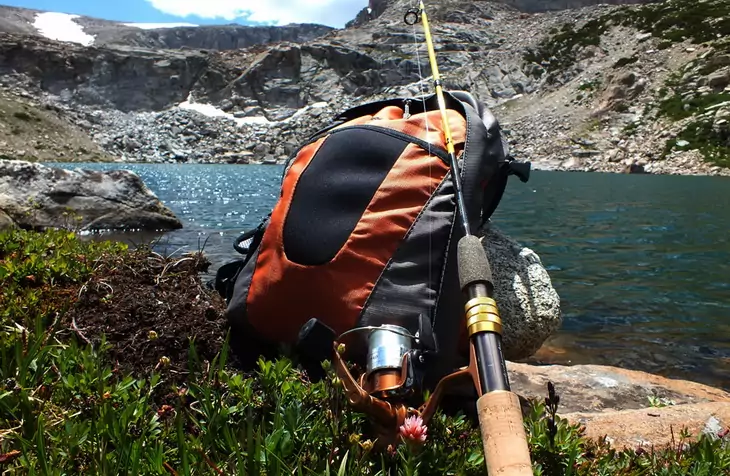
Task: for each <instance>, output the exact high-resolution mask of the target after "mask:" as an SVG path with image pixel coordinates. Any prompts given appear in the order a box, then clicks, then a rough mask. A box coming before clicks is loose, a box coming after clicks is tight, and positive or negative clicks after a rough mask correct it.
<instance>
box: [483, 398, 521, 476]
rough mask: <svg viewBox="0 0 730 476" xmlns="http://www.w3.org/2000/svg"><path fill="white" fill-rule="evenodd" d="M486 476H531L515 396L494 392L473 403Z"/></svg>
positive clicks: (518, 403)
mask: <svg viewBox="0 0 730 476" xmlns="http://www.w3.org/2000/svg"><path fill="white" fill-rule="evenodd" d="M477 410H478V412H479V426H480V428H481V432H482V442H483V443H484V456H485V458H486V460H487V471H488V473H489V476H532V475H533V474H534V473H533V471H532V463H531V462H530V450H529V448H528V446H527V438H526V434H525V427H524V424H523V421H522V409H521V408H520V400H519V398H518V397H517V395H516V394H514V393H512V392H507V391H495V392H490V393H487V394H484V395H482V396H481V397H480V398H479V399H478V400H477Z"/></svg>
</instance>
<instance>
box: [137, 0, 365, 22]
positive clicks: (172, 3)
mask: <svg viewBox="0 0 730 476" xmlns="http://www.w3.org/2000/svg"><path fill="white" fill-rule="evenodd" d="M147 1H148V2H149V3H150V4H151V5H152V6H153V7H154V8H156V9H157V10H160V11H161V12H164V13H168V14H170V15H175V16H177V17H181V18H183V17H187V16H191V15H194V16H198V17H200V18H206V19H213V20H215V19H219V20H221V21H225V22H232V21H234V20H240V19H245V20H248V21H254V22H261V23H273V24H277V25H286V24H287V23H320V24H324V25H329V26H333V27H336V28H341V27H343V26H344V25H345V23H346V22H348V21H350V20H352V19H353V18H355V15H356V14H357V13H358V12H359V11H360V10H362V9H363V8H367V6H368V0H147Z"/></svg>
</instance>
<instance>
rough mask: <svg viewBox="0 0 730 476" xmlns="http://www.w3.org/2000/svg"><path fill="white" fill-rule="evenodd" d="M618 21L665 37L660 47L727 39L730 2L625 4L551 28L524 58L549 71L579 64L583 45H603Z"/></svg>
mask: <svg viewBox="0 0 730 476" xmlns="http://www.w3.org/2000/svg"><path fill="white" fill-rule="evenodd" d="M615 25H621V26H627V27H633V28H636V29H638V30H640V31H644V32H648V33H651V34H652V35H653V36H655V37H657V38H661V39H662V40H664V41H662V42H661V43H660V44H659V48H660V49H666V48H668V47H669V46H671V45H672V44H673V43H674V42H680V41H684V40H685V39H689V40H691V41H692V42H694V43H703V42H710V41H714V42H717V41H725V40H723V38H727V37H729V36H730V3H729V2H727V0H702V1H691V2H690V1H685V0H668V1H665V2H659V3H648V4H644V5H638V6H633V5H632V6H622V7H621V8H618V9H617V10H616V11H614V12H612V13H608V14H605V15H602V16H601V17H599V18H597V19H593V20H591V21H589V22H587V23H586V24H585V25H583V26H582V27H581V28H579V29H577V30H576V29H575V28H574V27H573V25H571V24H567V23H566V24H564V25H563V26H562V27H561V28H560V29H556V28H553V29H551V30H550V34H549V36H548V37H547V38H546V39H545V40H544V41H543V42H541V44H540V45H539V46H538V47H537V49H536V50H533V51H529V52H528V53H526V54H525V55H524V56H523V59H524V60H525V62H527V63H537V64H543V65H545V68H546V70H547V71H548V72H552V71H561V70H565V69H567V68H569V67H570V66H572V65H573V64H575V62H576V60H577V55H578V51H579V50H580V49H581V48H583V47H586V46H590V45H595V46H599V45H600V43H601V37H602V36H603V34H604V33H605V32H606V31H607V30H608V29H609V28H610V27H612V26H615ZM622 61H623V62H624V63H623V64H630V63H632V62H635V61H636V59H635V58H633V57H632V58H624V59H622V60H619V63H621V62H622ZM621 65H622V64H617V65H615V67H618V66H621Z"/></svg>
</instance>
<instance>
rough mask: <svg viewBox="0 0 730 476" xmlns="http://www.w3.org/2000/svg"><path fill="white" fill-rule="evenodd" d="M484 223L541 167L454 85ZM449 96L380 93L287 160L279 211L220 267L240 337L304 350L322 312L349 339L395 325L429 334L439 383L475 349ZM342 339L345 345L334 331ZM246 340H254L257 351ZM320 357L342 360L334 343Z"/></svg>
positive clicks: (472, 212) (459, 130)
mask: <svg viewBox="0 0 730 476" xmlns="http://www.w3.org/2000/svg"><path fill="white" fill-rule="evenodd" d="M444 95H445V100H446V107H447V110H448V114H449V123H450V127H451V130H452V136H453V140H454V145H455V148H456V152H457V154H458V155H457V156H458V160H459V161H460V166H461V169H460V170H461V174H462V190H463V195H464V199H465V205H466V210H467V214H468V216H469V220H470V226H471V229H472V230H477V229H478V228H480V227H481V226H482V225H483V224H485V222H486V221H487V220H488V219H489V218H490V217H491V215H492V213H493V212H494V210H495V209H496V208H497V206H498V204H499V202H500V200H501V198H502V195H503V193H504V190H505V187H506V183H507V179H508V177H509V176H510V175H517V176H519V178H520V179H521V180H522V181H523V182H526V181H527V180H528V177H529V170H530V163H529V162H525V163H521V162H517V161H516V160H514V158H513V157H511V156H510V155H509V153H508V146H507V143H506V141H505V140H504V138H503V136H502V134H501V129H500V126H499V124H498V122H497V120H496V119H495V117H494V116H493V115H492V113H491V112H490V111H489V109H488V108H487V107H486V106H485V105H484V104H483V103H481V102H479V101H477V100H476V99H475V98H474V97H473V96H472V95H471V94H469V93H466V92H450V93H448V92H445V93H444ZM449 167H450V165H449V155H448V154H447V152H446V147H445V143H444V139H443V124H442V117H441V112H440V110H439V106H438V100H437V97H436V95H435V94H434V95H427V96H421V97H415V98H413V97H412V98H395V99H388V100H382V101H374V102H369V103H366V104H363V105H360V106H357V107H354V108H351V109H348V110H346V111H344V112H342V113H341V114H339V115H338V116H336V117H335V118H334V119H333V120H332V121H331V122H330V123H329V124H328V125H327V126H326V127H325V128H324V129H321V130H320V131H318V132H316V133H315V134H313V135H312V136H311V137H309V138H308V139H307V140H306V141H304V143H303V144H302V145H301V147H300V148H299V149H298V150H297V151H296V152H295V153H294V154H293V155H292V156H291V157H290V158H289V160H288V161H287V163H286V164H285V168H284V172H283V175H282V181H281V193H280V196H279V198H278V201H277V202H276V204H275V206H274V207H273V209H272V211H271V213H270V214H269V215H268V216H266V217H265V218H264V219H263V220H262V222H261V224H260V225H259V226H258V227H257V228H255V229H253V230H250V231H248V232H246V233H244V234H242V235H241V236H240V237H239V238H238V239H237V240H236V242H235V243H234V248H235V249H236V250H237V251H238V252H239V253H241V254H242V255H244V258H243V259H241V260H239V261H236V262H233V263H229V264H228V265H225V266H224V267H223V268H221V269H220V270H219V272H218V275H217V277H216V282H215V288H216V289H217V290H218V291H219V292H220V293H221V295H222V296H224V297H225V298H226V302H227V303H228V307H227V311H226V314H227V319H228V322H229V324H230V326H231V331H232V333H233V334H232V335H234V336H236V337H234V340H235V339H238V340H246V341H248V342H254V341H255V342H258V343H261V342H264V343H267V344H268V345H272V346H276V345H280V344H284V345H288V346H292V347H296V346H297V343H298V342H300V341H301V336H300V333H301V331H302V328H303V326H304V325H305V324H307V323H308V322H309V321H310V319H312V318H316V319H317V320H318V321H319V323H321V324H323V325H324V326H326V327H327V328H329V329H330V330H331V332H334V334H335V335H340V334H342V333H344V332H346V331H348V330H350V329H353V328H355V327H360V326H379V325H381V324H395V325H398V326H401V327H403V328H405V329H407V330H408V331H409V332H411V333H414V334H415V333H418V334H417V335H420V336H421V337H422V338H421V341H422V342H423V343H424V344H423V345H425V346H427V347H429V348H428V349H427V350H428V351H429V352H432V353H435V354H436V355H438V358H436V359H432V363H431V364H430V366H429V367H428V374H429V376H430V377H432V379H433V380H431V381H432V382H436V381H437V380H438V379H439V378H440V377H441V376H443V375H445V374H446V373H449V372H451V371H452V370H453V369H454V368H456V367H457V366H459V365H462V362H463V361H464V359H466V358H467V354H468V341H467V333H466V325H465V321H464V303H465V301H464V297H463V296H462V294H461V291H460V289H459V278H458V269H457V266H456V250H457V243H458V240H459V238H461V236H463V232H462V231H461V228H460V226H459V222H458V221H457V213H458V212H457V207H456V203H455V193H454V185H453V182H452V179H451V174H450V168H449ZM330 342H331V340H330ZM244 347H245V346H244ZM310 351H311V352H313V353H315V354H316V353H317V352H319V358H320V359H322V358H328V355H327V353H328V352H331V351H332V347H331V346H330V347H329V348H328V347H327V346H326V345H325V343H323V342H320V344H319V345H318V346H316V348H311V349H310Z"/></svg>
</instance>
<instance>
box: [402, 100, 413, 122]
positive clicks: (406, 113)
mask: <svg viewBox="0 0 730 476" xmlns="http://www.w3.org/2000/svg"><path fill="white" fill-rule="evenodd" d="M405 102H406V108H405V111H404V112H403V119H408V118H409V117H411V100H410V99H406V101H405Z"/></svg>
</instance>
